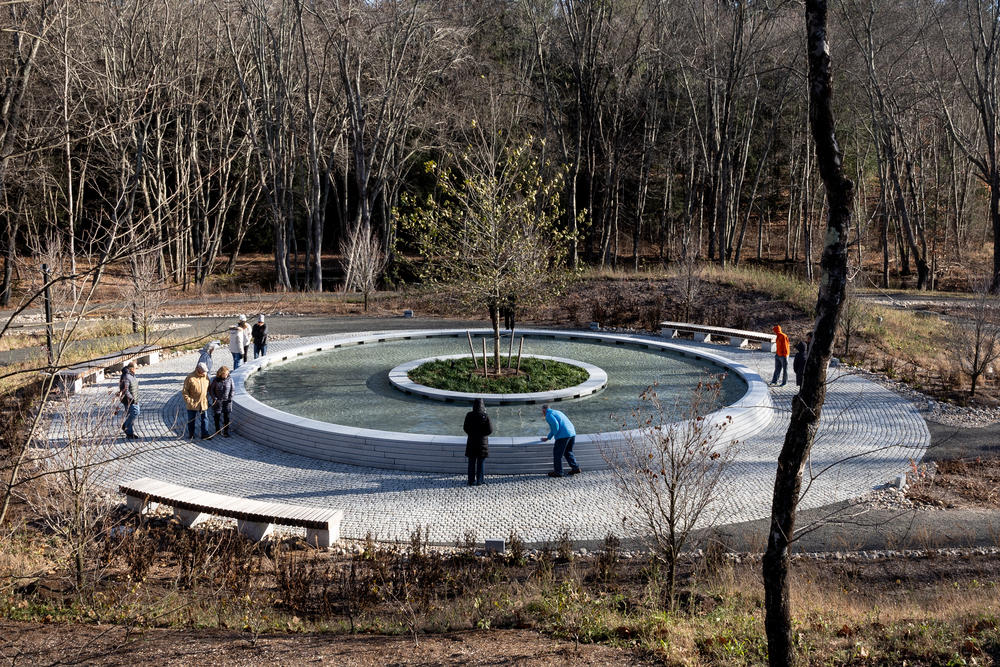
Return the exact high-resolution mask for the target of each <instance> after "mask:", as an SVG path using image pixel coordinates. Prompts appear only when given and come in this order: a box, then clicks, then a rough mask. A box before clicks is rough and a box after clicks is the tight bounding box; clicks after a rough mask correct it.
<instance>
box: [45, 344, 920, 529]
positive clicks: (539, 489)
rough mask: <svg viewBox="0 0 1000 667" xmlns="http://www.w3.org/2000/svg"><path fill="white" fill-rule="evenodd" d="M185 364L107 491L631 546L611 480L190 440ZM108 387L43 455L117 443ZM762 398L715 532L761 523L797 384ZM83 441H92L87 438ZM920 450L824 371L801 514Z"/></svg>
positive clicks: (897, 421) (759, 366)
mask: <svg viewBox="0 0 1000 667" xmlns="http://www.w3.org/2000/svg"><path fill="white" fill-rule="evenodd" d="M302 340H303V339H291V340H287V341H280V342H275V343H273V344H272V346H271V349H270V350H269V351H270V352H271V353H272V354H273V353H276V352H279V351H280V350H281V349H282V348H287V347H293V346H296V345H299V344H301V342H302ZM677 342H678V344H681V345H685V344H687V345H692V346H696V345H698V344H695V343H690V342H683V341H677ZM706 347H707V348H708V349H711V350H712V351H713V352H715V353H717V354H722V355H725V356H727V357H731V358H733V359H736V360H738V361H739V362H741V363H743V364H746V365H747V366H749V367H751V368H753V369H755V370H757V371H758V372H759V373H760V375H761V376H762V377H764V378H765V379H767V378H769V377H770V372H771V369H772V368H773V356H772V355H771V354H764V353H760V352H750V351H743V350H734V349H732V348H728V347H724V346H717V345H708V346H706ZM196 358H197V357H196V355H194V354H187V355H183V356H179V357H174V358H171V359H166V360H164V361H162V362H161V363H159V364H156V365H152V366H148V367H142V368H140V369H139V371H138V373H137V376H138V378H139V383H140V403H141V404H142V410H143V413H142V415H141V416H140V418H139V420H138V422H137V433H138V434H139V436H140V438H139V439H138V440H135V441H125V440H124V439H121V438H118V439H117V440H114V444H113V445H108V448H111V449H113V451H114V452H115V453H116V454H124V455H126V456H125V458H124V459H123V460H119V461H116V462H115V464H114V465H113V466H109V467H107V468H106V476H105V479H106V483H108V484H109V485H111V484H114V483H116V482H118V481H125V480H128V479H135V478H137V477H143V476H149V477H154V478H157V479H162V480H165V481H170V482H174V483H177V484H183V485H185V486H191V487H195V488H199V489H204V490H206V491H213V492H216V493H225V494H229V495H234V496H240V497H248V498H255V499H269V500H275V501H282V502H288V503H293V504H300V505H318V506H324V507H332V508H338V509H342V510H344V523H343V525H342V535H343V536H344V537H347V538H363V537H365V536H366V534H368V533H371V534H372V535H374V536H375V537H376V538H377V539H380V540H405V539H406V538H407V536H408V535H409V533H410V532H411V531H412V530H413V529H415V528H417V527H418V526H429V527H430V538H431V541H433V542H437V543H444V544H453V543H455V542H456V541H457V540H460V539H462V538H463V537H464V536H465V535H466V534H467V533H472V534H474V535H475V536H476V538H477V539H478V540H479V541H482V540H483V539H494V538H506V537H507V536H508V535H509V534H510V532H511V531H515V532H516V533H517V534H518V535H519V536H520V537H521V538H522V539H523V540H525V541H527V542H529V543H533V542H544V541H551V540H555V539H556V538H557V537H558V535H559V534H560V533H561V532H562V531H564V530H565V531H566V532H567V533H568V535H569V536H570V538H571V539H573V540H574V541H584V540H600V539H602V538H603V537H604V536H605V535H606V534H607V533H609V532H611V533H615V534H616V535H619V536H627V535H630V533H629V531H627V530H624V529H623V521H622V519H623V517H625V516H630V515H631V514H632V509H631V507H630V505H629V504H628V503H626V502H625V501H624V500H623V499H622V498H620V496H619V494H618V492H617V490H616V487H615V484H614V480H613V477H612V473H611V472H610V471H599V472H593V471H591V472H587V471H585V472H584V474H582V475H577V476H574V477H565V478H562V479H551V478H548V477H544V476H490V475H489V460H488V459H487V463H486V470H487V479H486V484H485V485H484V486H481V487H468V486H466V485H465V477H464V475H457V476H456V475H435V474H428V473H408V472H398V471H387V470H376V469H370V468H360V467H354V466H348V465H339V464H335V463H330V462H326V461H318V460H314V459H309V458H304V457H301V456H296V455H292V454H287V453H284V452H280V451H277V450H275V449H271V448H269V447H266V446H261V445H257V444H255V443H253V442H251V441H249V440H247V439H245V438H243V437H240V436H233V437H231V438H222V437H215V438H213V439H211V440H196V441H193V442H192V441H190V440H187V439H186V438H184V437H182V436H181V429H180V428H179V423H180V421H181V419H182V417H181V416H180V415H182V414H183V404H182V401H181V399H180V387H181V384H182V383H183V378H184V376H185V375H186V374H187V373H188V372H189V371H190V370H191V369H192V368H193V366H194V364H195V361H196ZM230 363H231V358H230V355H229V353H228V351H219V352H217V353H216V358H215V364H216V367H218V366H219V365H221V364H227V365H228V364H230ZM116 383H117V380H116V379H113V378H112V379H108V380H105V381H104V382H102V383H100V384H98V385H94V386H92V387H88V388H86V389H85V390H84V391H83V392H81V393H80V394H78V395H77V396H75V397H74V398H73V399H72V401H70V402H69V404H68V405H69V408H68V409H66V408H60V409H57V410H56V414H53V416H52V420H51V426H50V429H49V437H50V442H51V444H52V445H53V446H56V447H58V446H59V445H61V444H64V443H65V438H66V433H67V424H69V425H70V429H69V430H73V429H79V428H80V427H79V426H76V425H75V424H79V423H80V422H81V420H80V418H79V416H80V415H84V414H87V415H90V417H91V418H90V420H89V422H88V423H90V424H91V426H90V427H89V428H91V429H95V428H96V429H103V431H102V432H103V433H104V434H106V435H105V436H103V438H104V441H105V442H108V441H110V439H111V438H114V437H115V436H117V435H118V434H120V431H118V430H117V428H118V423H119V421H120V417H121V416H119V417H116V418H113V419H111V418H109V416H110V409H109V407H108V405H109V401H110V399H109V392H112V391H114V390H116V389H117V385H116ZM772 391H773V398H774V403H775V406H776V410H778V414H777V415H776V419H774V420H773V421H772V423H771V425H770V426H768V427H767V428H766V429H764V430H763V431H761V432H759V433H758V434H756V435H755V436H753V437H752V438H750V439H748V441H746V442H742V443H740V449H741V451H740V454H739V456H738V457H737V459H736V461H735V463H734V464H733V465H732V467H731V468H730V469H729V472H728V474H727V475H726V477H725V478H724V479H723V480H722V481H721V483H720V486H719V488H718V503H717V507H718V510H719V511H720V512H721V513H722V515H723V517H724V522H725V523H728V522H737V521H745V520H751V519H758V518H761V517H765V516H767V515H768V514H769V512H770V502H771V493H772V488H773V484H774V471H775V466H776V460H777V456H778V452H779V450H780V449H781V444H782V442H783V440H784V433H785V429H786V428H787V424H788V410H789V407H790V403H791V399H792V396H793V395H794V393H795V386H794V382H790V383H789V384H788V385H787V386H784V387H774V388H773V389H772ZM66 415H73V416H72V417H67V416H66ZM102 415H103V416H102ZM209 421H211V416H209ZM93 424H98V426H93ZM87 437H89V438H94V434H93V433H88V436H87ZM101 437H102V436H97V439H96V440H95V441H100V440H101ZM929 442H930V435H929V432H928V429H927V426H926V424H925V423H924V420H923V419H922V417H921V416H920V415H919V414H918V412H917V410H916V408H915V407H914V406H913V405H912V404H911V403H909V402H908V401H907V400H906V399H905V398H903V397H901V396H899V395H897V394H895V393H893V392H891V391H889V390H888V389H885V388H883V387H881V386H879V385H877V384H875V383H873V382H871V381H868V380H865V379H863V378H861V377H859V376H855V375H851V374H850V373H849V372H840V371H839V370H838V369H832V371H831V384H830V387H829V391H828V393H827V400H826V406H825V408H824V412H823V418H822V421H821V426H820V430H819V433H818V435H817V440H816V444H815V446H814V447H813V452H812V458H811V461H810V466H809V468H808V469H807V470H806V474H805V476H804V480H803V488H804V489H805V492H804V495H803V499H802V502H801V504H800V507H801V508H802V509H807V508H813V507H820V506H824V505H827V504H830V503H834V502H838V501H842V500H847V499H851V498H855V497H858V496H860V495H863V494H865V493H867V492H868V491H870V490H871V489H872V487H874V486H876V485H879V484H882V483H884V482H887V481H891V480H892V479H893V478H895V476H896V475H899V474H901V473H904V472H906V470H907V469H908V468H909V464H910V461H915V460H916V461H919V460H920V457H921V456H922V455H923V452H924V450H925V449H926V447H927V445H928V444H929ZM539 446H541V447H545V446H548V445H539ZM102 456H105V454H102Z"/></svg>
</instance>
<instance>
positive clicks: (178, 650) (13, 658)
mask: <svg viewBox="0 0 1000 667" xmlns="http://www.w3.org/2000/svg"><path fill="white" fill-rule="evenodd" d="M0 661H2V662H3V664H8V665H15V664H28V665H54V664H88V665H128V666H130V667H131V666H132V665H139V664H142V665H201V664H209V663H211V664H212V665H213V667H230V666H236V665H260V664H265V663H267V664H272V665H305V664H316V665H324V664H332V665H378V666H382V665H638V664H650V663H646V662H644V661H642V660H641V659H639V658H638V657H637V656H635V655H633V654H631V653H629V652H626V651H624V650H620V649H616V648H611V647H608V646H600V645H594V644H577V643H574V642H572V641H565V640H557V639H549V638H548V637H544V636H542V635H539V634H538V633H535V632H532V631H530V630H492V631H469V632H452V633H448V634H442V635H431V636H421V637H419V641H418V643H417V644H414V640H413V638H412V637H409V636H396V637H387V636H384V635H336V636H333V635H294V634H284V635H261V636H258V637H254V636H253V635H251V634H248V633H239V632H231V631H219V630H197V631H194V630H174V629H152V630H140V631H131V632H130V630H129V629H128V628H125V627H122V626H100V625H78V624H73V625H63V624H39V623H11V622H0Z"/></svg>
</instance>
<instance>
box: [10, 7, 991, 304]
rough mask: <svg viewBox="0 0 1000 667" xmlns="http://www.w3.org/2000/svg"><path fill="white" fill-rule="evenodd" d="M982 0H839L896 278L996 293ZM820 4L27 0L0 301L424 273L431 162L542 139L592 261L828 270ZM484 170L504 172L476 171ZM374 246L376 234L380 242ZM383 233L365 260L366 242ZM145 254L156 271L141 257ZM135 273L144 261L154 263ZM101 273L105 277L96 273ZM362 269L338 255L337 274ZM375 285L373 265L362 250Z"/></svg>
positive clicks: (853, 149)
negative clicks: (812, 28)
mask: <svg viewBox="0 0 1000 667" xmlns="http://www.w3.org/2000/svg"><path fill="white" fill-rule="evenodd" d="M998 11H1000V10H998V7H997V4H996V3H992V2H983V1H982V0H949V1H947V2H938V1H927V0H907V1H906V2H890V1H888V0H869V1H868V2H862V1H859V0H841V1H840V2H837V3H836V4H834V5H833V6H831V15H830V20H831V29H830V34H831V41H832V47H833V50H834V58H835V61H836V64H837V65H836V70H835V71H836V74H835V77H836V78H835V82H834V83H835V86H836V87H837V95H836V100H837V104H838V108H837V110H836V113H837V119H838V125H839V128H838V133H839V136H840V139H841V141H842V142H844V144H845V145H844V146H843V148H844V149H845V151H844V152H845V154H846V155H847V156H848V157H847V161H848V162H847V164H846V165H845V170H846V174H847V175H848V176H849V177H850V178H852V180H854V181H855V183H856V184H857V192H858V196H857V197H856V199H855V204H854V206H855V211H854V212H853V219H854V221H855V222H854V229H853V230H852V245H851V258H852V263H853V265H854V267H855V269H857V268H864V269H865V271H866V275H867V279H868V280H870V282H871V283H872V284H877V285H878V284H880V285H889V284H890V282H891V281H895V280H896V278H897V277H898V276H911V275H912V276H913V277H914V282H915V284H916V285H917V286H918V287H926V288H930V287H934V285H935V280H936V279H938V278H940V277H941V276H945V275H949V276H950V275H958V276H963V277H964V275H965V273H966V272H969V271H972V270H974V269H975V270H977V271H978V270H982V272H983V273H987V274H991V275H992V280H991V282H992V288H993V290H994V291H995V290H996V289H997V288H998V287H1000V163H998V155H997V152H998V148H1000V146H998V137H1000V130H998V119H1000V82H998V68H1000V22H998V17H997V13H998ZM802 12H803V9H802V6H801V5H800V4H799V3H789V2H777V3H756V2H741V1H737V2H727V3H719V2H711V1H710V0H615V1H614V2H608V1H605V0H555V1H554V2H553V1H552V0H549V1H548V2H545V1H538V0H478V1H477V2H465V1H463V0H448V1H444V0H386V1H371V2H364V1H361V0H204V1H198V2H191V1H190V0H155V1H150V0H18V1H16V2H6V3H3V6H2V7H0V15H2V19H0V21H2V40H3V49H4V50H3V58H4V80H3V86H2V88H0V120H2V125H0V197H2V198H0V202H2V207H3V208H2V210H3V220H2V222H0V224H2V225H5V226H6V230H5V231H6V233H0V237H2V238H0V243H2V244H3V245H2V250H3V253H4V263H3V266H4V270H3V276H2V282H0V301H3V302H4V303H5V302H6V300H7V299H8V298H9V295H10V288H11V285H12V283H13V281H15V280H16V279H17V275H16V272H17V270H18V266H17V258H18V257H27V256H32V257H36V258H38V257H43V258H49V264H50V265H56V264H58V266H59V268H61V269H62V270H63V273H65V274H67V275H70V274H79V273H81V272H82V270H81V269H79V268H78V263H79V264H80V265H81V266H86V267H88V268H87V271H90V272H91V273H92V274H93V275H92V277H93V278H95V279H96V278H98V277H99V275H100V270H101V269H100V267H102V266H104V265H106V264H107V262H108V261H110V260H115V259H118V258H121V257H124V256H126V255H127V256H130V257H132V258H133V264H134V265H135V266H134V267H133V268H135V271H133V273H145V272H148V271H154V272H156V273H158V274H159V275H160V276H162V277H163V278H164V279H166V280H169V281H173V282H175V283H178V284H181V285H199V284H201V283H203V282H204V281H205V280H206V279H207V278H208V277H209V275H210V274H211V273H212V272H213V271H221V272H226V271H227V270H228V271H231V270H232V268H233V266H234V263H235V261H236V258H237V256H238V253H240V252H241V250H242V251H247V250H256V251H261V250H266V251H269V252H273V255H274V278H273V285H274V286H275V287H277V288H279V289H282V288H283V289H309V290H322V289H324V287H326V288H327V289H329V288H330V287H332V286H333V283H332V282H331V280H330V279H329V271H327V278H328V279H327V281H326V284H325V285H324V269H325V268H326V269H330V268H333V267H324V266H323V259H324V256H323V255H324V252H325V253H326V254H327V256H329V254H330V253H336V252H342V254H343V256H344V257H345V258H346V259H345V261H344V263H345V264H346V265H347V266H344V267H343V271H344V273H345V275H347V274H350V273H351V272H352V266H351V264H352V263H355V262H357V263H363V264H366V266H367V265H368V264H371V257H370V255H371V254H372V253H371V251H367V252H366V251H363V250H364V248H370V247H371V243H372V240H373V239H374V240H375V242H376V243H377V244H378V246H380V247H381V249H382V253H383V254H384V256H385V257H386V258H387V259H388V261H387V262H383V263H376V264H377V265H378V268H379V269H380V270H381V268H382V267H383V266H384V267H386V271H387V272H388V277H389V278H390V279H393V278H395V277H406V271H407V270H406V262H405V261H401V260H403V259H405V258H406V257H412V256H413V255H414V253H415V252H416V250H417V244H416V243H415V241H414V239H413V238H412V236H411V235H410V234H409V233H408V230H407V229H406V227H405V225H402V224H400V220H402V219H404V218H405V217H406V216H407V214H408V213H410V212H412V211H411V210H410V209H412V208H413V207H415V206H418V205H419V204H418V202H421V201H425V200H426V198H427V197H428V195H430V194H431V193H433V192H434V191H435V190H437V189H438V187H439V183H438V181H437V179H436V178H435V176H434V175H435V173H437V172H436V171H435V169H436V167H438V166H441V165H445V166H452V167H454V168H456V169H458V170H460V171H461V170H462V169H463V168H467V167H466V166H464V165H469V164H476V163H477V162H478V163H480V164H484V165H488V164H495V163H497V162H498V160H497V155H498V154H500V153H501V152H502V151H503V150H504V149H505V148H506V147H507V146H508V145H510V146H514V145H524V142H525V141H529V139H528V138H529V137H531V138H533V140H530V145H531V146H532V150H533V151H535V152H536V153H537V155H536V156H535V157H536V158H537V160H538V164H539V165H542V170H543V171H544V170H548V171H550V172H552V174H555V172H559V173H560V174H561V177H560V179H559V183H560V187H561V190H562V191H561V205H560V215H561V225H562V226H563V228H564V230H565V232H566V234H567V239H569V241H568V243H569V248H568V252H567V253H566V261H567V263H568V264H569V265H570V266H577V265H578V264H580V263H588V264H594V265H600V266H607V265H613V266H619V267H622V268H627V267H638V266H639V265H640V264H642V263H648V262H652V261H672V260H676V259H679V258H685V257H692V256H698V257H700V258H702V259H705V260H711V261H715V262H718V263H720V264H732V265H738V264H739V263H740V262H744V261H748V260H754V259H768V260H776V261H786V262H789V263H792V264H794V265H795V267H796V270H799V271H800V272H801V273H803V274H804V275H805V276H806V277H809V278H812V277H813V275H814V272H816V271H817V270H818V268H817V267H816V266H815V265H816V263H817V262H818V259H819V254H820V252H821V250H822V245H823V243H822V241H823V239H822V238H817V237H819V236H822V234H823V231H822V230H823V229H824V220H825V213H826V211H825V206H826V204H825V201H824V197H825V195H824V190H823V188H822V185H821V183H820V181H819V176H818V174H817V172H816V169H815V168H814V167H815V154H814V148H813V147H812V146H811V142H810V141H808V130H807V118H808V108H807V105H808V95H807V92H808V91H807V86H806V71H805V68H806V58H805V55H806V54H805V52H804V44H805V40H804V39H803V37H804V34H803V28H802ZM480 158H481V159H480ZM359 244H360V245H359ZM359 249H360V250H359ZM137 257H138V258H139V259H136V258H137ZM140 263H141V265H142V266H143V267H145V268H142V269H140V268H137V267H139V266H140ZM94 267H97V268H96V269H95V268H94ZM338 270H339V269H338ZM353 271H354V272H355V273H358V272H360V273H365V272H370V268H365V267H360V268H359V267H353Z"/></svg>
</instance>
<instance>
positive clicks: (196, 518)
mask: <svg viewBox="0 0 1000 667" xmlns="http://www.w3.org/2000/svg"><path fill="white" fill-rule="evenodd" d="M174 516H176V517H177V519H178V521H180V522H181V524H182V525H184V526H187V527H188V528H191V527H193V526H197V525H198V524H199V523H204V522H205V521H208V519H209V517H211V516H212V515H211V514H205V513H204V512H195V511H194V510H185V509H180V508H178V507H175V508H174Z"/></svg>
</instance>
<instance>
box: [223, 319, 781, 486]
mask: <svg viewBox="0 0 1000 667" xmlns="http://www.w3.org/2000/svg"><path fill="white" fill-rule="evenodd" d="M471 333H472V335H473V336H474V340H473V346H474V347H475V349H476V350H477V351H478V352H480V354H481V350H482V339H483V337H484V336H489V335H490V334H489V332H487V331H484V330H477V331H473V332H471ZM520 335H523V336H524V338H525V343H524V350H523V353H525V354H535V355H539V356H550V357H557V358H560V359H563V360H576V361H578V362H582V363H586V364H588V365H590V366H593V367H594V369H595V371H600V372H601V373H602V374H606V383H605V378H604V377H595V376H594V374H592V377H591V380H588V382H592V383H594V386H591V387H589V390H592V391H589V390H588V391H584V388H583V386H582V385H580V386H578V387H579V390H578V389H577V388H574V389H573V395H571V396H569V397H567V396H566V395H565V394H563V395H556V394H557V393H558V392H541V393H539V394H538V395H536V396H527V397H524V398H523V401H522V402H519V403H517V404H505V405H490V406H488V407H487V410H488V412H489V413H490V415H491V417H492V419H493V423H494V433H493V435H491V436H490V471H491V474H498V475H503V474H529V473H532V474H533V473H541V472H544V471H545V470H547V469H550V468H551V466H552V446H551V442H550V443H548V445H547V446H546V445H544V444H543V443H542V442H541V439H540V437H541V436H543V435H545V434H546V433H547V431H548V427H547V425H546V423H545V421H544V420H543V418H542V415H541V414H540V405H539V404H541V403H545V402H554V401H559V402H558V403H556V406H557V407H558V408H559V409H560V410H563V411H564V412H566V414H567V415H569V416H570V418H571V419H572V420H573V423H574V424H575V425H576V429H577V438H576V446H575V449H574V451H575V453H576V456H577V460H578V461H579V462H580V464H581V465H582V466H584V467H585V468H587V469H595V468H604V467H607V463H606V460H605V453H606V452H607V451H608V448H616V447H620V446H622V445H623V444H624V443H625V442H626V439H627V437H626V435H625V434H623V433H622V428H623V422H624V420H625V419H626V418H627V417H628V415H629V413H630V412H631V411H632V409H633V408H634V407H635V406H636V404H637V403H638V402H639V395H640V394H641V393H642V392H643V391H644V390H645V389H646V388H647V387H649V386H650V385H652V384H654V383H656V384H657V387H658V388H657V391H658V393H659V395H660V397H661V399H663V403H664V404H665V405H667V406H670V405H674V404H675V403H676V406H677V408H678V413H677V414H675V415H673V416H674V417H676V418H677V419H680V418H681V414H680V411H681V410H683V408H684V406H685V404H686V402H687V401H686V396H687V395H688V394H689V392H690V391H691V390H692V389H693V388H694V387H696V386H697V384H698V382H700V381H703V380H705V379H706V378H709V377H714V378H719V379H720V381H721V383H722V391H721V398H720V400H719V403H718V406H717V408H718V409H716V410H715V411H714V412H712V413H710V414H708V415H707V416H706V419H708V420H712V421H725V422H726V427H725V437H726V438H732V439H740V438H744V437H746V436H748V435H750V434H752V433H755V432H757V431H759V430H760V429H762V428H764V427H766V426H767V425H768V424H769V423H770V421H771V419H772V416H773V404H772V403H771V397H770V392H769V391H768V390H767V386H766V385H765V384H764V381H763V380H762V379H761V378H760V376H759V375H757V373H755V372H754V371H753V370H751V369H750V368H748V367H746V366H744V365H742V364H740V363H738V362H735V361H733V360H731V359H727V358H725V357H723V356H721V355H717V354H714V353H713V352H711V351H710V349H709V348H705V347H699V346H685V345H680V344H676V343H670V342H666V341H658V340H652V339H648V338H640V337H636V336H628V335H621V334H602V333H584V332H570V331H548V330H530V331H524V332H521V333H520V334H518V338H520ZM468 346H469V342H468V338H467V332H466V331H465V330H418V331H417V330H415V331H394V332H372V333H362V334H348V335H338V336H330V337H322V338H316V339H303V340H302V344H301V345H299V346H296V347H293V348H291V349H287V350H283V351H281V352H280V353H278V354H274V355H269V356H267V357H262V358H260V359H257V360H254V361H252V362H249V363H247V364H245V365H243V366H241V367H240V368H239V370H237V371H235V372H234V373H233V379H234V381H235V385H236V387H235V389H236V391H235V396H234V401H233V410H234V425H235V428H236V430H237V431H238V432H239V433H240V434H241V435H244V436H246V437H248V438H250V439H252V440H254V441H255V442H257V443H259V444H262V445H267V446H270V447H274V448H277V449H281V450H283V451H287V452H292V453H295V454H299V455H302V456H308V457H313V458H319V459H324V460H328V461H336V462H338V463H348V464H351V465H360V466H367V467H373V468H383V469H391V470H414V471H427V472H440V473H455V472H461V471H464V470H465V466H466V460H465V436H464V434H463V433H462V423H463V420H464V415H465V412H467V411H468V410H469V408H470V406H471V402H472V396H473V395H468V396H465V397H464V398H458V397H456V398H455V399H453V401H452V402H447V398H448V397H441V396H436V397H434V398H430V397H426V396H419V395H410V394H407V393H404V391H400V388H399V385H398V383H397V385H396V386H393V383H392V382H391V381H390V374H391V373H397V374H399V373H400V370H401V369H400V368H399V367H400V366H401V365H403V366H404V367H405V364H406V363H407V362H411V361H414V360H420V359H425V358H429V357H442V356H449V355H454V354H463V353H468V349H469V348H468ZM515 349H516V346H515ZM577 393H579V397H575V395H576V394H577ZM549 394H552V395H549ZM442 398H444V400H441V399H442ZM675 399H676V400H675ZM668 417H670V415H668Z"/></svg>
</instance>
